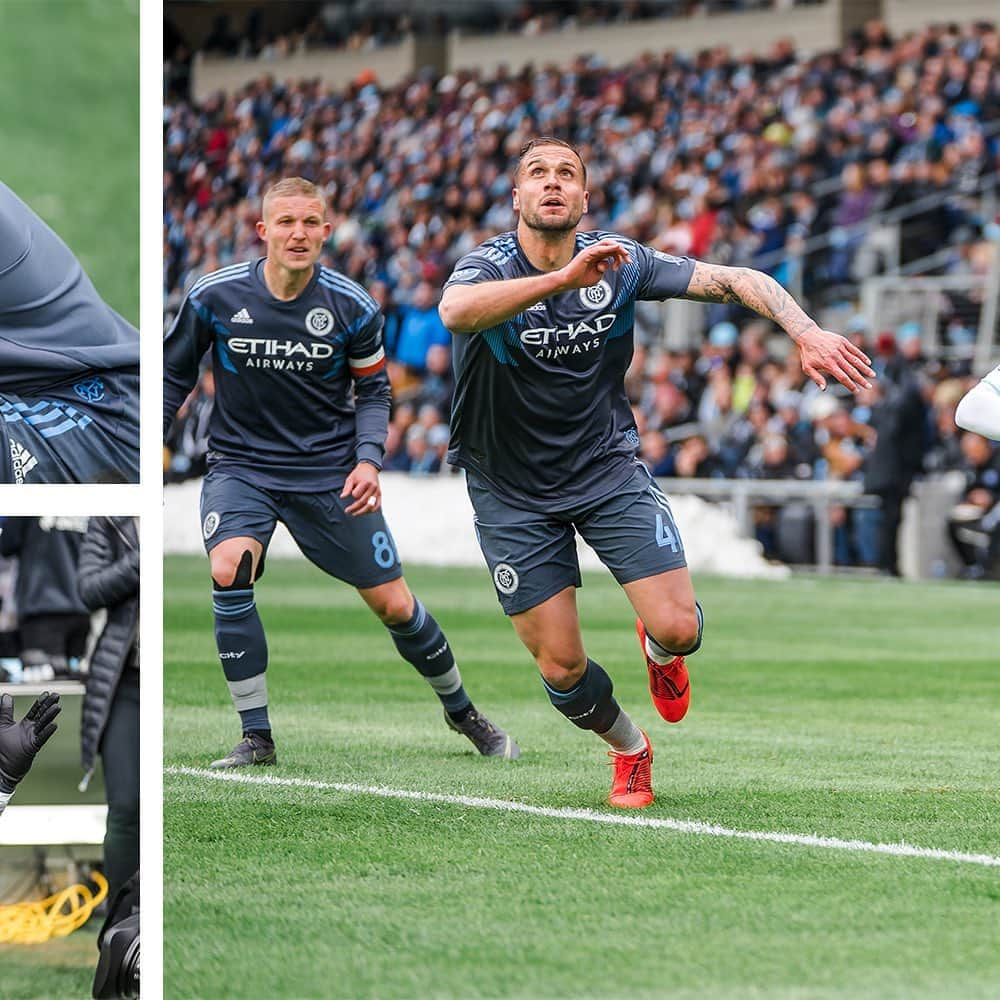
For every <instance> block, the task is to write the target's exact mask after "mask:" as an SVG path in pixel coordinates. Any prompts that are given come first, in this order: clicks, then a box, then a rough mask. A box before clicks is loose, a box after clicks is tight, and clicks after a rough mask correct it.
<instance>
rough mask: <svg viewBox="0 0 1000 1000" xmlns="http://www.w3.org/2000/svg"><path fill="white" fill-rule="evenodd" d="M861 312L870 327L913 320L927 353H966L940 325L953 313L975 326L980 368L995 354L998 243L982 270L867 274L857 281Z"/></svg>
mask: <svg viewBox="0 0 1000 1000" xmlns="http://www.w3.org/2000/svg"><path fill="white" fill-rule="evenodd" d="M861 312H862V314H863V315H864V316H865V318H866V320H867V322H868V324H869V329H871V330H885V329H894V328H896V327H898V326H899V325H900V324H901V323H906V322H918V323H919V324H920V329H921V336H922V338H923V346H924V354H925V355H926V356H927V357H931V358H941V357H944V358H947V357H967V356H968V351H969V345H968V344H962V343H952V344H949V343H946V342H944V341H945V340H946V339H947V332H946V331H943V330H942V326H943V325H944V322H945V321H946V320H951V319H954V320H956V321H957V322H958V323H960V324H961V325H962V326H964V327H966V328H968V329H974V330H975V350H974V355H973V365H974V370H975V371H976V372H979V373H984V372H986V371H987V370H988V369H989V368H990V367H991V365H992V364H993V363H994V359H995V358H997V357H1000V245H998V246H997V247H996V248H995V250H994V254H993V262H992V265H991V267H990V270H989V273H987V274H984V275H955V276H951V277H949V276H945V277H916V276H906V275H898V276H893V275H889V276H884V277H878V278H869V279H868V280H867V281H866V282H865V283H864V284H863V285H862V287H861ZM942 334H944V336H942Z"/></svg>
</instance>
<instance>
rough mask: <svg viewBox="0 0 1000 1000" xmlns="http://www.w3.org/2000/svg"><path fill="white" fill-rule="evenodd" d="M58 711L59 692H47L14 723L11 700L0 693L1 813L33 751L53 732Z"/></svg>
mask: <svg viewBox="0 0 1000 1000" xmlns="http://www.w3.org/2000/svg"><path fill="white" fill-rule="evenodd" d="M60 711H62V709H61V708H60V706H59V695H57V694H50V693H49V692H48V691H46V692H44V693H43V694H41V695H39V696H38V698H36V699H35V703H34V704H33V705H32V706H31V708H29V709H28V711H27V713H26V714H25V716H24V718H23V719H22V720H21V721H20V722H15V721H14V699H13V698H12V697H11V696H10V695H9V694H0V813H2V812H3V811H4V809H6V808H7V803H8V802H10V799H11V796H12V795H13V794H14V792H15V790H16V789H17V785H18V782H20V780H21V779H22V778H23V777H24V776H25V775H26V774H27V773H28V770H29V769H30V768H31V765H32V763H33V761H34V759H35V754H37V753H38V751H39V750H41V749H42V747H43V746H44V745H45V743H46V741H47V740H48V738H49V737H50V736H51V735H52V734H53V733H54V732H55V731H56V721H55V720H56V716H57V715H58V714H59V713H60Z"/></svg>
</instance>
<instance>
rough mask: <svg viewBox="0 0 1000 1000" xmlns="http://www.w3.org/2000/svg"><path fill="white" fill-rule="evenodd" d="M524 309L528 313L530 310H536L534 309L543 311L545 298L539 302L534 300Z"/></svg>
mask: <svg viewBox="0 0 1000 1000" xmlns="http://www.w3.org/2000/svg"><path fill="white" fill-rule="evenodd" d="M524 311H525V312H529V313H530V312H536V311H537V312H545V299H542V301H541V302H536V303H535V304H534V305H533V306H528V308H527V309H525V310H524Z"/></svg>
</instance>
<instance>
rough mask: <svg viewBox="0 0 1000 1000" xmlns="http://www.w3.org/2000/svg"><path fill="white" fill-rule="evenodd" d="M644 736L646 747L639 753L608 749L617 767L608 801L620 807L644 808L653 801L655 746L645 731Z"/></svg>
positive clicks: (612, 761)
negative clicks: (652, 771) (652, 765)
mask: <svg viewBox="0 0 1000 1000" xmlns="http://www.w3.org/2000/svg"><path fill="white" fill-rule="evenodd" d="M642 738H643V739H644V740H645V741H646V749H645V750H642V751H641V752H639V753H633V754H624V753H615V751H614V750H609V751H608V756H609V757H610V758H611V764H612V766H613V767H614V769H615V773H614V776H613V777H612V779H611V794H610V795H609V796H608V802H610V803H611V805H613V806H617V807H618V808H619V809H643V808H645V807H646V806H648V805H649V804H650V803H651V802H652V801H653V776H652V773H651V771H650V765H651V764H652V763H653V747H652V744H651V743H650V742H649V737H648V736H647V735H646V734H645V733H643V734H642Z"/></svg>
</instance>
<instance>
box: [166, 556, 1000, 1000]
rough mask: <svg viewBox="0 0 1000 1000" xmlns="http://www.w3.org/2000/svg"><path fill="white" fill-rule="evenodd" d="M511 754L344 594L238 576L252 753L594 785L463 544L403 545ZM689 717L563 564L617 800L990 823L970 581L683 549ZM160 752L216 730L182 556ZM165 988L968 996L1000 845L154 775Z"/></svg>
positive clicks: (621, 625) (835, 819)
mask: <svg viewBox="0 0 1000 1000" xmlns="http://www.w3.org/2000/svg"><path fill="white" fill-rule="evenodd" d="M407 578H408V580H409V582H410V583H411V586H413V588H414V590H415V591H416V592H417V593H419V594H420V595H421V598H422V599H423V601H424V603H425V604H426V605H427V606H428V607H429V608H431V609H432V610H433V611H434V614H435V615H436V616H437V617H438V619H439V620H440V621H441V623H442V625H443V627H444V629H445V631H446V633H447V634H448V636H449V639H450V641H451V643H452V646H453V648H454V649H455V651H456V653H457V656H458V659H459V662H460V665H461V667H462V671H463V674H464V676H465V680H466V685H467V687H468V689H469V691H470V693H471V694H472V697H473V699H474V700H475V701H476V702H477V703H478V704H479V705H480V706H481V707H482V708H483V709H484V710H485V711H486V712H487V713H489V714H490V715H491V716H493V717H495V718H496V720H497V721H499V722H501V723H502V724H503V725H504V726H505V727H507V728H509V730H510V731H511V732H512V733H513V734H514V735H515V736H516V738H517V739H518V740H519V741H520V743H521V746H522V748H523V751H524V753H523V757H522V759H521V760H519V761H517V762H515V763H504V762H501V761H491V760H484V759H482V758H479V757H476V756H475V755H473V753H471V748H470V747H469V746H468V745H467V744H466V743H465V742H464V741H463V740H462V739H461V737H459V736H457V735H455V734H452V733H451V732H449V731H448V730H447V729H446V728H445V726H444V723H443V721H442V718H441V715H440V711H439V709H438V708H437V703H436V700H435V699H434V698H433V697H432V696H431V694H430V692H429V690H428V689H427V687H426V685H425V684H424V682H423V681H422V680H421V679H420V678H419V677H418V676H417V675H416V673H415V672H414V671H413V670H412V668H411V667H409V666H408V665H406V664H404V663H402V662H401V661H400V660H398V659H397V657H396V655H395V651H394V649H393V647H392V645H391V643H390V641H389V639H388V637H387V636H386V635H385V634H384V632H383V631H382V629H381V627H380V626H379V625H378V624H377V623H376V622H375V620H374V619H373V618H372V617H371V616H370V614H369V613H368V612H367V611H366V610H365V609H364V608H363V607H362V606H361V604H360V601H359V599H358V598H357V596H356V594H355V593H354V592H353V591H352V590H350V589H349V588H347V587H345V586H343V585H340V584H337V583H336V582H334V581H331V580H329V579H327V578H326V577H324V576H323V575H322V574H320V573H319V572H318V571H316V570H314V569H313V568H312V567H310V566H308V565H307V564H306V563H305V562H304V561H296V560H287V561H282V560H274V561H273V562H272V563H270V564H269V565H268V569H267V574H266V575H265V577H264V579H263V580H262V581H261V583H260V584H259V585H258V603H259V606H260V608H261V613H262V617H263V620H264V624H265V627H266V629H267V632H268V638H269V643H270V649H271V665H270V668H269V671H268V677H269V686H270V692H271V700H272V705H273V710H272V722H273V724H274V731H275V736H276V739H277V740H278V748H279V758H280V760H279V764H278V766H276V767H273V768H262V769H259V770H255V771H253V772H252V774H251V777H259V776H261V775H262V774H266V775H271V776H275V777H283V778H288V777H293V778H303V779H311V780H314V781H317V782H344V783H356V784H358V785H369V786H370V785H381V786H388V787H391V788H398V789H410V790H416V791H421V792H430V793H448V794H454V795H464V796H481V797H488V798H492V799H508V800H513V801H517V802H521V803H527V804H532V805H536V806H545V807H554V808H557V809H558V808H590V809H596V810H604V811H610V810H608V809H607V807H606V806H605V804H604V803H605V796H606V795H607V790H608V784H609V774H608V770H607V768H606V767H605V766H604V760H605V758H604V755H603V753H602V746H601V744H600V742H599V741H598V740H597V739H596V738H595V737H593V736H592V735H591V734H589V733H583V732H580V731H579V730H576V729H574V728H573V727H572V726H571V725H569V724H568V723H567V722H565V720H563V719H562V718H561V717H560V716H559V715H558V714H557V713H556V712H555V711H554V710H553V709H552V708H551V707H550V706H549V704H548V702H547V700H546V698H545V697H544V694H543V692H542V689H541V686H540V684H539V682H538V680H537V676H536V674H535V670H534V666H533V664H531V663H530V661H529V659H528V657H527V655H526V654H525V653H524V651H523V650H522V649H521V648H520V646H519V644H518V642H517V640H516V638H515V637H514V635H513V632H512V629H511V628H510V626H509V624H508V623H507V622H506V621H505V620H504V619H503V617H502V615H501V613H500V610H499V607H498V606H497V604H496V599H495V597H494V595H493V592H492V587H491V586H490V583H489V579H488V576H487V574H486V572H485V570H483V571H478V570H441V569H434V570H431V569H421V568H412V567H411V568H410V570H409V571H408V574H407ZM696 583H697V587H698V592H699V596H700V598H701V600H702V602H703V604H704V606H705V609H706V617H707V626H706V642H705V648H704V650H703V651H702V652H700V653H699V654H698V655H697V657H696V658H694V660H693V666H692V679H693V687H692V690H693V699H692V708H691V712H690V714H689V717H688V719H686V720H685V721H684V722H683V723H682V724H681V725H679V726H674V727H668V726H667V725H666V724H665V723H662V722H661V721H659V717H658V716H656V714H655V712H654V710H653V708H652V706H651V704H650V701H649V697H648V692H647V689H646V682H645V670H644V667H643V666H642V663H641V661H640V659H639V654H638V649H637V646H636V642H635V637H634V633H633V631H632V619H631V615H630V613H629V608H628V606H627V603H626V601H625V599H624V597H623V595H622V594H621V592H620V591H619V590H618V588H617V587H616V586H615V584H614V583H613V581H612V580H611V579H610V577H608V576H606V575H602V574H597V575H594V576H588V577H587V578H586V585H585V587H584V588H583V590H581V591H580V605H581V616H582V620H583V623H584V634H585V638H586V641H587V648H588V651H589V653H590V655H591V656H593V657H594V658H595V659H597V660H599V661H600V662H602V663H603V664H604V665H605V666H606V667H607V668H608V670H609V672H610V673H611V674H612V676H613V678H614V679H615V683H616V693H617V695H618V697H619V700H620V701H621V703H622V704H623V705H624V706H625V707H626V708H627V709H628V710H629V711H630V712H632V714H633V716H634V717H635V718H636V719H637V720H638V722H639V723H640V724H641V725H643V726H644V727H646V728H647V729H648V731H649V733H650V735H651V737H652V740H653V744H654V748H655V761H654V765H653V771H654V786H655V789H656V793H657V801H656V803H655V804H654V805H653V806H652V807H650V808H649V809H647V810H645V811H644V812H643V813H642V814H641V815H642V816H643V817H669V818H673V819H685V820H700V821H705V822H709V823H715V824H719V825H721V826H725V827H730V828H737V829H742V830H756V831H779V832H786V833H796V834H819V835H822V836H828V837H840V838H845V839H858V840H863V841H870V842H902V841H905V842H906V843H909V844H914V845H919V846H921V847H927V848H939V849H943V850H946V851H953V852H972V853H986V854H990V855H997V854H1000V835H998V828H997V820H998V816H1000V796H998V793H997V755H996V751H997V733H998V732H1000V708H998V702H1000V699H998V697H997V691H998V669H1000V668H998V664H997V661H996V648H997V638H998V636H997V621H998V618H997V601H998V597H1000V592H998V590H997V588H995V587H989V586H982V587H975V586H973V587H962V586H957V585H947V584H933V585H932V584H926V585H924V584H920V585H916V584H899V583H893V582H873V581H844V580H834V581H824V580H817V579H809V578H806V579H795V580H793V581H791V582H788V583H761V582H740V581H732V580H723V579H702V580H698V581H696ZM165 588H166V589H165V629H166V640H165V666H164V671H165V673H164V687H165V710H164V712H165V714H164V726H165V741H166V743H165V745H166V763H167V765H168V766H174V767H177V766H180V767H184V766H188V767H204V766H205V764H206V763H207V762H208V761H209V760H211V759H212V758H213V757H215V756H218V755H220V754H221V753H222V752H223V751H225V750H227V749H228V748H229V747H230V746H231V744H232V743H233V742H235V739H236V738H237V737H238V727H237V723H236V719H235V715H234V714H233V712H232V709H231V707H230V706H229V704H228V695H227V692H226V689H225V685H224V683H223V680H222V676H221V671H220V669H219V667H218V661H217V659H216V657H215V651H214V644H213V639H212V621H211V611H210V600H209V586H208V573H207V565H206V564H205V562H204V560H202V559H196V558H172V559H168V560H167V563H166V576H165ZM164 813H165V827H164V867H165V884H164V896H165V904H164V905H165V910H164V926H165V931H164V934H165V955H164V965H165V984H164V986H165V990H166V995H168V996H171V997H192V998H193V997H206V996H211V997H213V998H229V997H232V998H238V997H244V996H247V995H248V992H253V993H254V994H256V995H270V996H276V997H317V998H319V997H329V996H344V997H352V998H354V997H378V998H397V997H398V998H402V997H422V998H423V997H440V998H445V997H448V998H467V997H519V998H549V997H552V998H554V997H597V996H599V997H650V998H652V997H662V996H667V995H670V996H672V997H692V998H693V997H734V998H735V997H787V998H793V997H794V998H817V997H845V998H846V997H879V998H884V997H899V998H904V997H905V998H911V997H945V996H954V997H963V998H967V997H984V998H985V997H987V996H996V995H997V994H998V992H1000V949H998V944H1000V931H998V928H1000V869H998V868H994V867H984V866H979V865H974V864H962V863H957V862H955V861H940V860H930V859H926V858H912V857H909V858H908V857H889V856H883V855H877V854H871V853H863V852H851V851H834V850H829V849H820V848H813V847H803V846H797V845H791V844H775V843H760V842H747V841H737V840H732V839H726V838H721V837H715V836H707V835H699V834H685V833H678V832H675V831H672V830H664V829H649V828H645V829H644V828H635V827H620V826H604V825H601V824H597V823H591V822H584V821H573V820H569V819H566V818H561V817H555V818H550V817H545V816H537V815H524V814H518V813H504V812H497V811H492V810H487V809H482V808H477V807H474V806H469V805H454V804H447V803H441V802H434V801H421V800H406V801H401V800H398V799H386V798H376V797H374V796H371V795H368V794H359V793H353V794H352V793H346V792H342V791H336V790H330V789H322V788H309V787H262V786H259V785H244V784H229V783H222V782H216V781H211V780H208V779H205V778H201V777H195V776H190V775H185V774H176V773H167V774H166V775H165V779H164Z"/></svg>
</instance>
